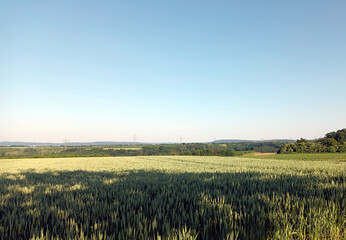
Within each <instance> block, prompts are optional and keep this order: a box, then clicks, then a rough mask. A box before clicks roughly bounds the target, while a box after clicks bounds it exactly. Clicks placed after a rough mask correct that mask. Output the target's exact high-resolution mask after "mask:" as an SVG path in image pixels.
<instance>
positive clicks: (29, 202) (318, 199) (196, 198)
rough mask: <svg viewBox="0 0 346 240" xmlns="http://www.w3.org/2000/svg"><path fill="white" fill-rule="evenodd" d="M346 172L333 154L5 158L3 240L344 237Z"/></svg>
mask: <svg viewBox="0 0 346 240" xmlns="http://www.w3.org/2000/svg"><path fill="white" fill-rule="evenodd" d="M297 156H298V155H297ZM267 157H269V156H267ZM270 157H274V156H270ZM345 175H346V162H345V161H339V160H337V159H336V160H329V161H309V160H305V161H298V160H297V161H296V160H285V159H282V160H275V159H248V158H234V157H227V158H226V157H192V156H167V157H116V158H111V157H108V158H65V159H61V158H59V159H1V160H0V216H1V217H0V239H21V238H22V239H31V238H41V239H58V238H59V239H160V238H162V239H237V238H238V239H345V237H346V233H345V224H346V221H345V220H346V219H345V216H346V200H345V195H346V182H345Z"/></svg>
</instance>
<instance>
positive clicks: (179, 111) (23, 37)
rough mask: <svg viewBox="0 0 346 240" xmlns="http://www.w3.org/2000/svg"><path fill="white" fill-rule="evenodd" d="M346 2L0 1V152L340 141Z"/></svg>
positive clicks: (344, 117)
mask: <svg viewBox="0 0 346 240" xmlns="http://www.w3.org/2000/svg"><path fill="white" fill-rule="evenodd" d="M345 12H346V1H344V0H340V1H338V0H335V1H325V0H324V1H320V0H306V1H298V0H296V1H283V0H278V1H277V0H275V1H274V0H268V1H222V0H220V1H204V0H198V1H197V0H196V1H195V0H191V1H186V0H177V1H162V0H161V1H159V0H157V1H151V0H147V1H139V0H138V1H77V0H76V1H4V0H0V141H40V142H62V141H63V139H67V140H68V141H80V142H87V141H133V140H134V139H133V136H134V135H135V136H136V141H138V142H179V141H180V136H181V138H182V141H183V142H198V141H212V140H214V139H257V140H260V139H278V138H286V139H298V138H301V137H303V138H308V139H313V138H318V137H323V136H324V134H325V133H327V132H330V131H336V130H338V129H342V128H345V127H346V107H345V106H346V94H345V89H346V14H345Z"/></svg>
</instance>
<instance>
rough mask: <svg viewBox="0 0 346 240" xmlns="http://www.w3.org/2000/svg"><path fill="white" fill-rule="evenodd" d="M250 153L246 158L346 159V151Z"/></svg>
mask: <svg viewBox="0 0 346 240" xmlns="http://www.w3.org/2000/svg"><path fill="white" fill-rule="evenodd" d="M255 155H256V153H250V154H247V155H246V156H244V157H245V158H257V159H277V160H297V161H302V160H308V161H327V160H339V161H346V153H292V154H275V155H259V156H255Z"/></svg>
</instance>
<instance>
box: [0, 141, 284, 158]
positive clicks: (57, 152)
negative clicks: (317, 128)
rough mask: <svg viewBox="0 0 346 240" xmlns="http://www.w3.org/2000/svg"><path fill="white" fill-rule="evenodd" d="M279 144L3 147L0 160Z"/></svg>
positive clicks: (226, 150)
mask: <svg viewBox="0 0 346 240" xmlns="http://www.w3.org/2000/svg"><path fill="white" fill-rule="evenodd" d="M281 145H282V143H279V142H260V143H258V142H244V143H242V142H241V143H227V144H214V143H213V144H207V143H186V144H185V143H183V144H154V145H138V146H136V147H133V146H68V147H63V146H61V147H56V146H45V147H0V158H44V157H50V158H57V157H111V156H114V157H115V156H118V157H119V156H153V155H158V156H164V155H193V156H240V155H243V154H245V153H249V152H251V151H256V152H277V151H278V150H279V147H280V146H281Z"/></svg>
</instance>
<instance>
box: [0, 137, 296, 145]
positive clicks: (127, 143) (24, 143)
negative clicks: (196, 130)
mask: <svg viewBox="0 0 346 240" xmlns="http://www.w3.org/2000/svg"><path fill="white" fill-rule="evenodd" d="M295 141H296V140H291V139H272V140H246V139H244V140H242V139H220V140H215V141H212V142H200V143H241V142H282V143H290V142H295ZM195 143H198V142H195ZM149 144H178V143H177V142H158V143H154V142H153V143H144V142H112V141H96V142H67V143H50V142H10V141H4V142H0V146H62V145H67V146H101V145H149Z"/></svg>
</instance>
